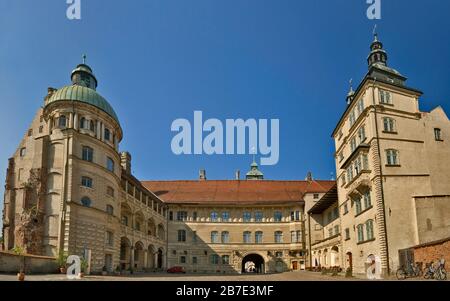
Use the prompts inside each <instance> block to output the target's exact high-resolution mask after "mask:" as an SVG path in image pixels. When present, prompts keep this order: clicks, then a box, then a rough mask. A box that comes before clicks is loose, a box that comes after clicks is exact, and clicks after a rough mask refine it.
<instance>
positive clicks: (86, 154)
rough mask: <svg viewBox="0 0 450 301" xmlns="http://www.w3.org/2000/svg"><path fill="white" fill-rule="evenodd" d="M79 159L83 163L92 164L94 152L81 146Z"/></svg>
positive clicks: (87, 147)
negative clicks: (81, 150)
mask: <svg viewBox="0 0 450 301" xmlns="http://www.w3.org/2000/svg"><path fill="white" fill-rule="evenodd" d="M81 159H82V160H83V161H89V162H92V161H93V160H94V150H93V149H92V148H90V147H89V146H83V152H82V154H81Z"/></svg>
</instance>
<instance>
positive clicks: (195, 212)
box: [192, 211, 198, 222]
mask: <svg viewBox="0 0 450 301" xmlns="http://www.w3.org/2000/svg"><path fill="white" fill-rule="evenodd" d="M192 219H193V220H194V222H196V221H197V219H198V217H197V211H194V212H193V213H192Z"/></svg>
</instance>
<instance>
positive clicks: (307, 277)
mask: <svg viewBox="0 0 450 301" xmlns="http://www.w3.org/2000/svg"><path fill="white" fill-rule="evenodd" d="M358 280H363V278H352V279H348V278H345V277H343V276H336V277H332V276H328V275H322V274H320V273H313V272H305V271H301V272H287V273H281V274H265V275H198V274H195V275H190V274H184V275H180V274H176V275H173V274H166V273H152V274H136V275H127V276H86V277H84V278H83V279H81V280H72V281H358ZM389 280H395V279H389ZM416 280H423V279H416ZM0 281H17V276H16V275H0ZM26 281H67V278H66V277H65V276H64V275H28V276H27V277H26Z"/></svg>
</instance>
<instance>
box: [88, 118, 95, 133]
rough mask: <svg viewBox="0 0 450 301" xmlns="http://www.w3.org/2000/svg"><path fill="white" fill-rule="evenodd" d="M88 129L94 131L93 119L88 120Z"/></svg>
mask: <svg viewBox="0 0 450 301" xmlns="http://www.w3.org/2000/svg"><path fill="white" fill-rule="evenodd" d="M89 130H90V131H92V132H95V124H94V121H92V120H91V121H89Z"/></svg>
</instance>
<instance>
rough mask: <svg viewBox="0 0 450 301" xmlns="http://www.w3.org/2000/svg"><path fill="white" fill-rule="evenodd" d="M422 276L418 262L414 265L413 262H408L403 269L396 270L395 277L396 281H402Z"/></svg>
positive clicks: (420, 264)
mask: <svg viewBox="0 0 450 301" xmlns="http://www.w3.org/2000/svg"><path fill="white" fill-rule="evenodd" d="M422 275H423V271H422V263H421V262H418V263H416V264H414V262H412V261H409V262H408V263H407V265H406V268H405V267H403V266H402V267H400V268H399V269H398V270H397V273H396V276H397V279H398V280H404V279H406V278H414V277H420V276H422Z"/></svg>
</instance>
